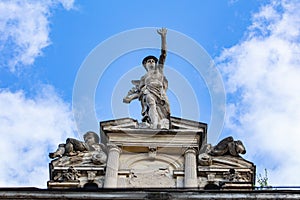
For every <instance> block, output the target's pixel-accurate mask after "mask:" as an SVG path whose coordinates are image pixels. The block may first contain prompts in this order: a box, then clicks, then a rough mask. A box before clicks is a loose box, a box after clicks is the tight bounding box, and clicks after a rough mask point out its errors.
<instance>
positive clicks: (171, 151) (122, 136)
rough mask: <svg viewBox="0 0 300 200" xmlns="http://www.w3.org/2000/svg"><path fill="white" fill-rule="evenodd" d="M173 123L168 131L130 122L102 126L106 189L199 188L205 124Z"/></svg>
mask: <svg viewBox="0 0 300 200" xmlns="http://www.w3.org/2000/svg"><path fill="white" fill-rule="evenodd" d="M172 119H173V122H174V123H172V124H173V127H171V129H168V130H164V129H160V130H159V129H149V128H141V127H139V124H138V123H137V122H136V124H135V121H134V120H132V121H130V120H129V119H120V120H118V121H117V120H115V121H107V122H102V123H101V131H102V136H101V137H102V138H105V139H106V141H107V144H108V148H109V152H108V161H107V168H106V175H105V184H104V187H122V188H135V187H154V188H161V187H165V188H178V187H197V186H198V183H197V162H196V153H197V152H198V150H199V148H201V146H202V144H203V143H204V144H206V124H202V123H198V122H193V121H189V120H183V119H175V118H172ZM127 125H128V126H130V127H128V126H127ZM117 146H118V147H117ZM119 148H120V149H122V151H120V150H119Z"/></svg>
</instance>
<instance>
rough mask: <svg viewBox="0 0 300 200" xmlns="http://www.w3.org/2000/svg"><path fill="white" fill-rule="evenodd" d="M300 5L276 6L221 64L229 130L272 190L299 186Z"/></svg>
mask: <svg viewBox="0 0 300 200" xmlns="http://www.w3.org/2000/svg"><path fill="white" fill-rule="evenodd" d="M299 10H300V1H287V0H286V1H272V2H271V3H270V4H267V5H264V6H263V7H261V9H260V11H259V12H258V13H255V14H254V15H253V19H252V25H251V26H250V27H249V29H248V30H247V32H246V33H245V38H244V40H242V41H240V43H239V44H237V45H235V46H233V47H231V48H229V49H224V51H223V52H222V54H221V56H220V57H219V58H218V63H219V64H218V65H219V68H220V69H221V70H222V72H223V75H224V77H225V82H226V83H225V84H226V89H227V92H228V107H227V110H228V112H227V123H226V124H225V126H226V128H227V129H229V130H231V131H232V133H234V134H236V136H237V137H239V138H240V139H242V140H243V141H244V143H245V144H246V146H247V149H248V151H247V154H248V155H247V158H248V159H249V160H252V161H253V162H254V163H256V164H257V165H258V173H262V174H263V168H267V169H268V171H269V179H270V184H271V185H281V186H286V185H300V179H299V177H300V171H299V170H298V168H299V167H300V159H299V155H300V148H299V147H298V146H299V144H298V143H299V140H300V134H299V133H300V123H299V122H300V56H299V55H300V39H299V38H300V12H299Z"/></svg>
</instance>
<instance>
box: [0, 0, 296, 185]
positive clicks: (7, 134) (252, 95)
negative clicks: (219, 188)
mask: <svg viewBox="0 0 300 200" xmlns="http://www.w3.org/2000/svg"><path fill="white" fill-rule="evenodd" d="M299 10H300V1H299V0H290V1H289V0H282V1H280V0H274V1H267V0H264V1H258V0H257V1H255V0H252V1H246V0H228V1H226V0H222V1H220V0H203V1H197V0H195V1H188V2H187V1H171V0H170V1H163V2H161V1H158V0H157V1H152V2H151V3H146V2H144V3H143V2H141V1H138V0H132V1H116V0H113V1H97V0H90V1H76V0H40V1H39V0H11V1H9V0H1V1H0V52H1V54H0V109H1V110H0V126H1V129H0V134H1V140H0V155H1V159H0V186H1V187H5V186H33V187H39V188H45V187H46V182H47V180H48V178H49V177H48V176H49V175H48V163H49V161H50V159H49V158H48V157H47V155H48V153H49V152H51V151H53V150H55V149H56V146H57V144H59V143H62V142H64V141H65V139H66V138H67V137H76V138H81V137H82V134H83V131H86V130H85V129H88V128H86V126H87V127H91V128H90V129H92V130H94V131H97V128H98V127H97V122H98V121H103V120H109V119H113V118H120V117H127V116H130V117H133V118H137V119H140V116H139V112H140V110H139V109H140V108H139V105H138V102H133V103H132V104H130V105H126V104H123V103H122V97H123V96H125V95H126V93H127V90H129V89H130V87H131V86H130V81H128V80H131V79H139V77H140V76H141V75H142V74H143V73H144V71H143V68H142V66H141V60H142V58H143V56H146V55H147V54H155V55H159V50H158V49H155V48H159V42H160V41H159V37H158V35H157V34H156V33H155V29H156V28H159V27H167V28H168V29H169V32H168V47H169V50H170V54H169V56H168V58H167V61H166V76H167V78H168V79H169V88H170V91H169V92H168V95H169V98H170V104H171V113H172V115H173V116H176V117H183V118H188V119H191V120H196V121H201V122H205V123H208V125H209V128H210V131H209V134H210V135H209V142H211V143H213V144H215V143H216V142H217V141H219V140H220V139H222V138H224V137H227V136H229V135H232V136H234V138H236V139H240V140H242V141H243V143H244V145H245V146H246V149H247V154H246V155H245V156H244V157H245V158H246V159H248V160H250V161H252V162H254V163H255V164H256V165H257V174H259V173H263V172H264V169H265V168H266V169H267V170H268V176H269V183H270V184H271V185H274V186H299V185H300V172H299V170H298V169H299V167H300V159H299V156H298V155H299V154H300V149H299V148H298V140H299V139H300V136H299V130H300V56H299V55H300V39H299V38H300V12H299ZM152 32H153V34H152ZM147 34H149V35H147ZM124 36H126V37H124ZM139 42H140V43H139ZM143 42H144V43H143ZM147 42H150V43H151V44H152V43H153V46H151V45H148V43H147ZM189 42H191V43H190V44H189ZM141 44H145V46H143V45H141ZM186 44H188V45H186ZM194 44H195V45H194ZM135 45H136V46H135ZM185 45H186V46H185ZM197 45H198V46H197ZM179 47H182V49H183V51H182V52H181V50H180V48H179ZM194 47H195V48H194ZM126 48H127V49H126ZM199 49H200V50H199ZM198 50H199V52H200V53H199V52H198ZM95 58H97V59H95ZM107 58H110V60H109V59H108V60H107ZM93 59H94V60H93ZM91 60H93V61H91ZM201 61H202V62H201ZM204 61H205V62H204ZM105 63H107V64H105ZM208 63H209V64H208ZM91 66H93V67H94V68H90V67H91ZM91 70H92V71H91ZM93 78H95V79H93ZM127 82H128V85H126V84H127ZM82 88H83V89H82ZM124 90H125V91H124ZM87 94H88V95H90V94H92V95H91V96H87ZM82 97H84V98H85V97H86V98H85V100H86V102H88V103H89V104H88V105H89V106H88V107H85V106H83V109H84V111H85V112H84V114H82V113H80V112H76V111H77V110H80V109H81V108H79V107H80V106H79V105H78V102H79V103H80V102H81V101H78V99H81V98H82ZM222 98H226V99H224V101H222ZM216 99H217V100H216ZM220 99H221V100H220ZM225 100H226V101H225ZM82 105H83V104H81V106H82ZM81 114H82V115H81ZM82 116H84V117H83V118H84V119H87V118H88V119H89V117H90V116H91V118H92V120H87V121H89V122H91V121H92V122H93V121H95V122H96V124H95V123H94V122H93V123H92V124H88V122H86V121H85V120H83V119H82V118H81V117H82ZM86 116H88V117H86ZM82 124H83V125H82ZM211 124H216V126H213V127H220V130H219V129H218V128H217V129H214V128H213V127H210V125H211Z"/></svg>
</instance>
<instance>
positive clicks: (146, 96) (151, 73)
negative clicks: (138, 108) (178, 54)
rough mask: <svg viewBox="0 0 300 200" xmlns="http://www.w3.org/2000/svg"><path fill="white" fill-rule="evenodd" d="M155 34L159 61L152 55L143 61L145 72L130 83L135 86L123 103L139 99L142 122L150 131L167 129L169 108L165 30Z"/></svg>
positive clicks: (168, 125)
mask: <svg viewBox="0 0 300 200" xmlns="http://www.w3.org/2000/svg"><path fill="white" fill-rule="evenodd" d="M157 33H158V34H159V35H160V36H161V55H160V57H159V59H157V58H156V57H155V56H152V55H150V56H147V57H145V58H144V59H143V61H142V64H143V66H144V68H145V69H146V71H147V72H146V74H145V75H144V76H142V77H141V79H140V80H133V81H132V83H133V85H135V86H134V87H133V88H132V89H131V90H129V92H128V94H127V96H126V97H124V99H123V102H124V103H130V102H131V101H132V100H134V99H139V100H140V101H141V105H142V116H143V118H142V122H145V123H147V124H149V127H150V128H152V129H169V127H170V107H169V100H168V97H167V95H166V91H167V89H168V81H167V79H166V77H165V76H164V63H165V59H166V55H167V48H166V34H167V29H165V28H162V29H158V30H157Z"/></svg>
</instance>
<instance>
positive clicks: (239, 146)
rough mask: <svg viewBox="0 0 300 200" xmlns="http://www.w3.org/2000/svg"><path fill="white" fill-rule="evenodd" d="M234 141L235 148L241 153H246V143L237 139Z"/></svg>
mask: <svg viewBox="0 0 300 200" xmlns="http://www.w3.org/2000/svg"><path fill="white" fill-rule="evenodd" d="M234 143H235V150H236V152H237V153H240V154H245V153H246V148H245V146H244V144H243V143H242V141H240V140H237V141H234Z"/></svg>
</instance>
